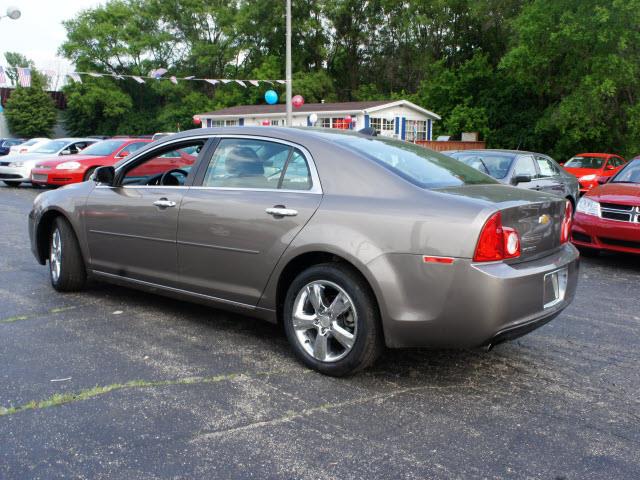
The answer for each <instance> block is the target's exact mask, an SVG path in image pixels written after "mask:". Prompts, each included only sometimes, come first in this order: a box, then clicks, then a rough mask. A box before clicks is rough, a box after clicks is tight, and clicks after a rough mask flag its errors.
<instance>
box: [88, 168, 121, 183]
mask: <svg viewBox="0 0 640 480" xmlns="http://www.w3.org/2000/svg"><path fill="white" fill-rule="evenodd" d="M92 177H93V181H94V182H96V183H104V184H105V185H113V181H114V180H115V178H116V169H115V168H113V167H98V168H96V171H95V172H93V175H92Z"/></svg>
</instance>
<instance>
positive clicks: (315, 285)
mask: <svg viewBox="0 0 640 480" xmlns="http://www.w3.org/2000/svg"><path fill="white" fill-rule="evenodd" d="M293 329H294V332H295V335H296V338H297V339H298V342H299V343H300V345H301V346H302V348H303V349H304V351H305V352H307V353H308V354H309V355H311V356H312V357H313V358H315V359H316V360H319V361H321V362H336V361H338V360H340V359H342V358H344V357H345V356H346V355H347V354H348V353H349V352H350V351H351V349H352V348H353V345H354V343H355V340H356V335H357V333H358V316H357V313H356V310H355V308H354V306H353V301H352V300H351V297H349V295H348V294H347V292H345V291H344V289H342V288H341V287H340V286H339V285H336V284H335V283H333V282H329V281H326V280H316V281H313V282H311V283H309V284H307V285H305V286H304V287H303V288H302V289H301V290H300V291H299V292H298V295H296V298H295V300H294V302H293Z"/></svg>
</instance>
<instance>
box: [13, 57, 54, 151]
mask: <svg viewBox="0 0 640 480" xmlns="http://www.w3.org/2000/svg"><path fill="white" fill-rule="evenodd" d="M4 56H5V58H6V60H7V63H8V64H9V67H10V68H9V69H8V71H7V75H8V76H9V78H10V79H11V80H12V81H13V82H14V84H17V75H16V71H15V67H29V68H31V86H30V87H28V88H23V87H21V86H19V85H16V89H15V90H14V91H13V92H12V93H11V96H10V97H9V99H8V100H7V103H6V105H5V111H4V113H5V116H6V117H7V123H8V124H9V129H10V130H11V131H12V132H13V133H14V134H15V135H19V136H21V137H27V138H28V137H43V136H48V135H50V134H51V132H52V131H53V127H54V125H55V123H56V118H57V113H56V109H55V105H54V103H53V100H52V98H51V97H50V96H49V94H48V93H47V92H46V91H45V89H46V86H47V79H46V77H45V76H44V75H42V74H40V73H39V72H38V71H37V70H36V69H35V68H33V62H31V61H30V60H28V59H27V58H26V57H24V56H23V55H20V54H19V53H13V52H6V53H5V54H4Z"/></svg>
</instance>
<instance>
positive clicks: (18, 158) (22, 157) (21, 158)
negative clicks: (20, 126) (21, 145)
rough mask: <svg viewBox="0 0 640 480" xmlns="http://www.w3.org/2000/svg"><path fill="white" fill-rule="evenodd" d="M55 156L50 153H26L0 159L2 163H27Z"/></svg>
mask: <svg viewBox="0 0 640 480" xmlns="http://www.w3.org/2000/svg"><path fill="white" fill-rule="evenodd" d="M54 156H55V155H52V154H50V153H34V152H28V153H22V154H16V155H7V156H6V157H3V158H2V161H3V162H27V161H29V160H37V159H40V158H45V157H54Z"/></svg>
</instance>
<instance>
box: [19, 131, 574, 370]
mask: <svg viewBox="0 0 640 480" xmlns="http://www.w3.org/2000/svg"><path fill="white" fill-rule="evenodd" d="M570 227H571V209H570V208H569V207H568V202H567V201H566V200H565V199H562V198H558V197H556V196H553V195H549V194H546V193H541V192H533V191H529V190H521V189H516V188H513V187H510V186H507V185H502V184H500V183H499V182H497V181H496V180H494V179H492V178H491V177H489V176H488V175H485V174H483V173H481V172H478V171H477V170H475V169H473V168H471V167H469V166H467V165H464V164H463V163H461V162H458V161H456V160H453V159H451V158H449V157H446V156H444V155H440V154H438V153H435V152H433V151H430V150H427V149H425V148H422V147H419V146H415V145H412V144H409V143H405V142H400V141H397V140H391V139H385V138H381V137H367V136H364V135H360V134H357V133H347V132H343V131H330V130H321V129H286V128H265V127H262V128H260V127H258V128H252V127H237V128H224V129H197V130H191V131H188V132H183V133H180V134H177V135H174V136H171V137H167V138H165V139H162V140H160V141H158V142H154V143H151V144H149V145H148V146H146V147H144V148H142V149H140V150H138V151H137V152H135V153H134V154H132V155H131V156H129V157H127V158H126V159H123V160H122V161H121V162H120V163H119V164H117V165H116V166H115V168H114V167H101V168H99V169H98V170H96V172H95V174H94V177H93V179H92V180H91V181H88V182H84V183H80V184H76V185H71V186H68V187H64V188H61V189H58V190H54V191H48V192H45V193H43V194H41V195H39V196H38V197H37V198H36V200H35V202H34V206H33V210H32V211H31V213H30V215H29V232H30V236H31V245H32V250H33V253H34V254H35V256H36V258H37V260H38V261H39V262H40V263H41V264H43V265H45V264H46V262H47V261H48V262H49V272H50V279H51V283H52V285H53V287H54V288H55V289H56V290H59V291H71V290H78V289H81V288H82V287H83V286H84V285H85V281H86V279H87V276H90V277H93V278H96V279H101V280H106V281H111V282H116V283H120V284H124V285H129V286H132V287H137V288H141V289H147V290H151V291H153V292H157V293H163V294H166V295H169V296H173V297H177V298H181V299H188V300H193V301H197V302H204V303H207V304H211V305H214V306H217V307H222V308H227V309H231V310H234V311H238V312H242V313H245V314H250V315H253V316H256V317H259V318H263V319H266V320H269V321H272V322H282V323H283V324H284V329H285V331H286V334H287V337H288V339H289V341H290V343H291V346H292V348H293V350H294V351H295V353H296V355H297V356H298V357H299V358H300V359H301V360H302V361H303V362H304V363H306V364H307V365H308V366H310V367H312V368H315V369H317V370H319V371H321V372H323V373H326V374H329V375H345V374H349V373H351V372H354V371H356V370H359V369H361V368H364V367H366V366H368V365H370V364H371V363H372V362H373V361H374V360H375V359H376V357H377V356H378V355H379V353H380V352H381V350H382V349H383V347H384V345H386V346H388V347H394V348H397V347H417V346H426V347H475V346H492V345H494V344H496V343H499V342H501V341H504V340H508V339H511V338H514V337H517V336H519V335H523V334H525V333H527V332H529V331H531V330H533V329H534V328H536V327H538V326H540V325H542V324H544V323H546V322H548V321H550V320H551V319H553V318H554V317H555V316H556V315H558V314H559V313H560V312H561V311H562V310H563V309H564V308H565V307H566V306H567V305H568V304H569V303H570V302H571V300H572V299H573V296H574V292H575V289H576V281H577V274H578V253H577V251H576V249H575V248H574V247H573V246H572V245H571V244H570V243H568V241H567V240H568V236H569V230H570Z"/></svg>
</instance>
